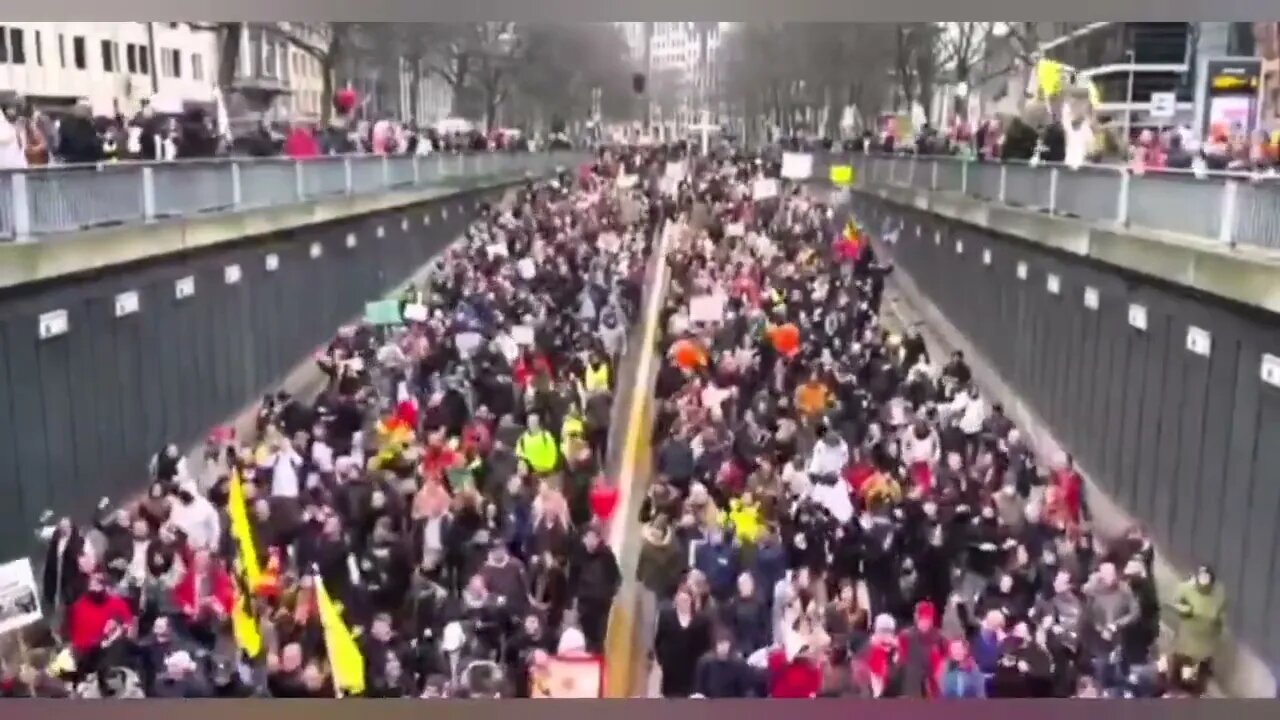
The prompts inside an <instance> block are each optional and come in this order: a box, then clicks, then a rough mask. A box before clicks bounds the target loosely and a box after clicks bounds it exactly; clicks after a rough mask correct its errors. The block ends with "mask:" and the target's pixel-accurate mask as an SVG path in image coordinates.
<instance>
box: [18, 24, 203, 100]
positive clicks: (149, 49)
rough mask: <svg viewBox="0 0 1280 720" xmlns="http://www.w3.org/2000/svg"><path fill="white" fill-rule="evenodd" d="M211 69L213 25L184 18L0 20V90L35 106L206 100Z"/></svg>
mask: <svg viewBox="0 0 1280 720" xmlns="http://www.w3.org/2000/svg"><path fill="white" fill-rule="evenodd" d="M216 75H217V38H216V36H215V33H213V32H209V31H206V30H200V29H195V28H193V27H191V25H190V24H189V23H168V22H26V21H23V22H8V21H0V94H10V93H13V94H18V95H21V96H23V97H26V98H28V99H29V100H30V101H31V102H32V103H33V104H34V105H36V106H37V107H41V108H45V109H49V110H56V109H64V108H68V107H70V106H72V105H74V104H75V103H76V102H77V101H80V100H84V101H87V102H88V103H89V104H90V106H91V107H92V108H93V112H94V114H95V115H100V116H113V115H116V114H120V115H124V116H126V117H128V116H130V115H132V114H133V113H135V112H137V110H138V109H139V108H140V107H141V104H142V102H143V101H144V100H152V99H153V98H154V102H155V104H156V105H157V107H159V108H162V109H163V110H165V111H170V112H180V111H181V110H182V108H183V106H184V104H190V103H200V104H206V105H207V104H211V103H212V102H213V100H214V85H215V81H216Z"/></svg>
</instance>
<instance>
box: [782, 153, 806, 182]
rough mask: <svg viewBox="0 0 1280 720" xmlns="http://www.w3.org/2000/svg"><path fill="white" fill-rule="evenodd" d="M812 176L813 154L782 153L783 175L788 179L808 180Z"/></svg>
mask: <svg viewBox="0 0 1280 720" xmlns="http://www.w3.org/2000/svg"><path fill="white" fill-rule="evenodd" d="M812 176H813V156H812V155H810V154H808V153H783V154H782V177H784V178H787V179H788V180H808V179H809V178H810V177H812Z"/></svg>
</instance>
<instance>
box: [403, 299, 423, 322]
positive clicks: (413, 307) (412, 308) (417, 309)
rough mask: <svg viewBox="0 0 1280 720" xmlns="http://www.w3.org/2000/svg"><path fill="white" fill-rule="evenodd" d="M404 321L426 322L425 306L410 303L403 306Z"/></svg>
mask: <svg viewBox="0 0 1280 720" xmlns="http://www.w3.org/2000/svg"><path fill="white" fill-rule="evenodd" d="M404 319H405V320H409V321H411V322H426V321H427V306H426V305H422V304H421V303H411V304H409V305H405V306H404Z"/></svg>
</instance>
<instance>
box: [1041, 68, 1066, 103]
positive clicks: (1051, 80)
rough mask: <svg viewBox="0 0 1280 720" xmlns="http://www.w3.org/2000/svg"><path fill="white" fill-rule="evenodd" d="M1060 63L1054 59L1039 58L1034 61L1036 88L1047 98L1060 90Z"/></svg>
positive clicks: (1042, 96) (1061, 69)
mask: <svg viewBox="0 0 1280 720" xmlns="http://www.w3.org/2000/svg"><path fill="white" fill-rule="evenodd" d="M1063 69H1064V68H1063V67H1062V63H1060V62H1057V61H1056V60H1040V61H1039V62H1037V63H1036V90H1037V93H1038V94H1039V96H1040V97H1041V98H1043V99H1045V100H1048V99H1050V98H1052V97H1054V96H1055V95H1057V94H1058V93H1059V92H1061V91H1062V71H1063Z"/></svg>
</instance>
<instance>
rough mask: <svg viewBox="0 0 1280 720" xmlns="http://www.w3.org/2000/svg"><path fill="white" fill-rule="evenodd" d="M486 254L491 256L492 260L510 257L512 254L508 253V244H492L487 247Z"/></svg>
mask: <svg viewBox="0 0 1280 720" xmlns="http://www.w3.org/2000/svg"><path fill="white" fill-rule="evenodd" d="M485 252H487V253H488V254H489V259H490V260H496V259H498V258H504V257H508V256H509V255H510V254H511V253H510V252H508V251H507V244H506V243H503V242H496V243H490V244H489V245H486V246H485Z"/></svg>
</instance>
